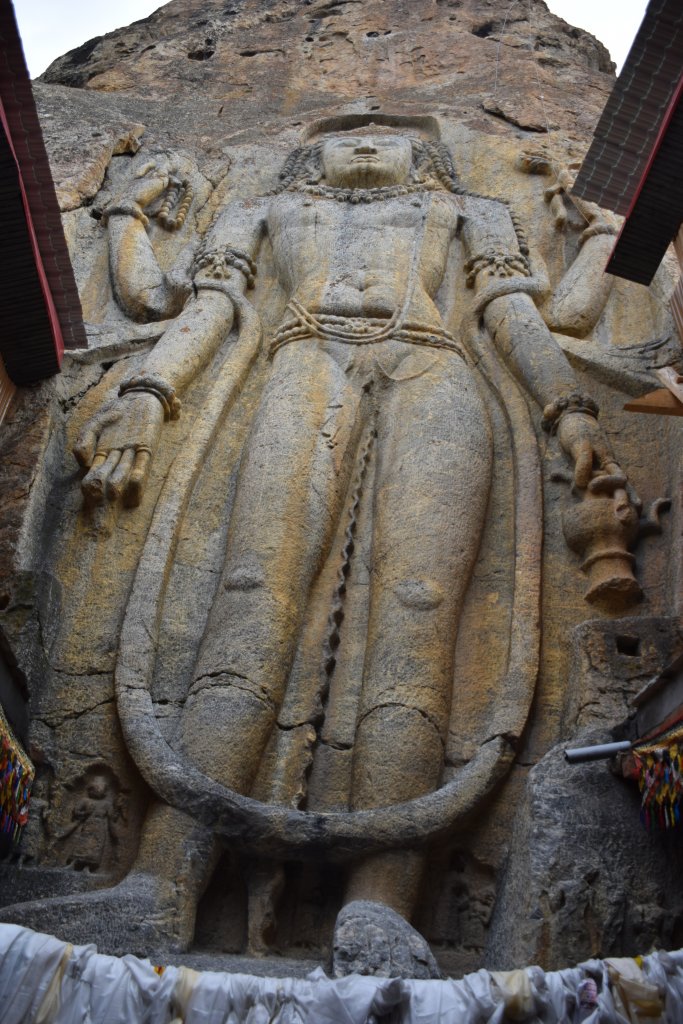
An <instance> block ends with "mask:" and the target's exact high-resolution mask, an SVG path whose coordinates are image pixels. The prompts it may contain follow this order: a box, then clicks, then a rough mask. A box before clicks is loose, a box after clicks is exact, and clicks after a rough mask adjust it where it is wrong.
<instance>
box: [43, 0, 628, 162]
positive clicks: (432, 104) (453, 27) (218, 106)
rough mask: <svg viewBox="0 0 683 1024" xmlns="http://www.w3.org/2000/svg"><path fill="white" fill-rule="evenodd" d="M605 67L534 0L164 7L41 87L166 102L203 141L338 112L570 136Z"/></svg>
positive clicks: (597, 95)
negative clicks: (186, 115)
mask: <svg viewBox="0 0 683 1024" xmlns="http://www.w3.org/2000/svg"><path fill="white" fill-rule="evenodd" d="M612 70H613V65H612V64H611V62H610V59H609V54H608V52H607V50H606V49H605V47H604V46H603V45H602V44H601V43H600V42H598V40H596V39H595V38H594V37H593V36H591V35H589V34H588V33H587V32H584V31H582V30H581V29H577V28H573V27H572V26H570V25H568V24H567V23H566V22H564V21H563V20H562V19H561V18H558V17H556V16H555V15H553V14H551V13H550V12H549V11H548V9H547V7H546V5H545V3H543V0H531V2H530V3H528V4H524V5H519V6H517V7H513V8H512V9H511V8H510V5H509V3H508V2H507V0H485V2H482V0H424V2H423V0H420V2H415V0H367V2H360V0H343V2H330V0H322V2H321V0H297V2H292V0H285V2H282V0H234V2H232V0H231V2H226V0H173V2H172V3H169V4H166V5H165V6H164V7H161V8H160V9H159V10H158V11H156V12H155V13H154V14H152V15H150V16H149V17H148V18H145V19H143V20H142V21H138V22H135V23H134V24H133V25H131V26H129V27H128V28H123V29H119V30H117V31H116V32H111V33H108V34H107V35H106V36H103V37H101V38H97V39H92V40H90V41H89V42H87V43H84V44H83V45H82V46H80V47H77V48H76V49H75V50H72V51H70V52H69V53H67V54H65V55H64V56H63V57H60V58H59V59H58V60H56V61H54V63H53V64H52V65H51V66H50V67H49V68H48V69H47V71H46V72H45V73H44V74H43V76H42V81H43V82H46V83H50V84H60V85H67V86H72V87H79V88H85V89H87V90H91V91H98V92H105V93H113V94H115V95H117V96H120V97H121V98H122V99H123V98H124V97H125V99H126V100H129V99H130V98H132V97H137V98H144V99H145V102H146V104H147V109H148V111H150V112H152V111H154V110H155V109H156V110H159V111H162V110H164V109H165V108H166V105H167V104H168V103H169V101H171V102H172V103H173V105H174V106H176V105H178V104H180V106H181V107H183V108H188V109H191V110H192V112H193V117H194V121H195V131H196V133H197V135H199V134H202V133H206V134H208V135H209V136H210V138H211V142H212V143H213V144H214V145H219V143H220V139H221V138H226V139H228V138H230V137H234V133H235V132H236V131H239V130H242V129H245V128H249V127H258V129H259V131H260V132H263V131H264V130H266V131H268V132H272V131H273V130H275V128H276V126H278V125H283V126H284V125H285V124H287V122H289V123H292V121H301V120H302V119H304V118H305V119H310V118H311V117H315V116H320V115H322V114H324V113H325V112H326V111H328V110H329V109H330V108H334V109H335V110H339V109H340V108H341V107H343V106H344V105H349V109H355V110H375V109H384V108H386V107H387V105H390V106H392V107H394V108H395V109H399V108H400V109H401V110H402V111H403V112H406V113H407V112H410V111H411V110H416V111H422V110H424V109H425V107H428V108H429V109H430V110H438V109H440V108H441V107H444V112H445V110H446V108H447V113H448V116H449V117H453V118H455V119H456V120H457V121H459V122H461V123H464V124H467V125H470V126H472V127H477V128H483V129H484V130H489V131H492V132H496V131H501V130H502V125H501V124H500V123H499V121H496V120H495V119H496V118H498V119H502V120H503V121H508V122H510V123H512V124H515V125H520V126H521V127H524V128H526V127H531V128H532V130H534V131H547V130H548V126H549V127H550V129H551V130H552V129H553V128H554V127H555V126H556V125H558V126H561V127H562V128H563V129H564V130H565V132H568V133H569V134H570V135H572V136H574V137H577V138H584V137H585V132H586V130H590V128H591V127H592V125H593V123H594V122H595V120H596V119H597V117H598V115H599V114H600V112H601V110H602V107H603V105H604V102H605V100H606V98H607V95H608V92H609V89H610V87H611V80H612ZM530 108H532V109H533V113H530ZM485 109H486V110H488V111H489V113H488V114H487V113H484V110H485Z"/></svg>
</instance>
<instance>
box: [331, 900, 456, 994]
mask: <svg viewBox="0 0 683 1024" xmlns="http://www.w3.org/2000/svg"><path fill="white" fill-rule="evenodd" d="M332 972H333V974H334V977H335V978H343V977H346V976H347V975H348V974H371V975H375V976H376V977H380V978H421V979H428V978H440V977H441V972H440V971H439V966H438V964H437V962H436V960H435V959H434V956H433V955H432V952H431V950H430V948H429V946H428V944H427V941H426V940H425V939H423V937H422V936H421V935H420V933H419V932H418V931H416V930H415V929H414V928H413V927H412V926H411V925H409V924H408V922H407V921H406V920H405V919H404V918H403V917H401V915H400V914H397V913H396V911H395V910H392V909H391V908H390V907H387V906H386V905H385V904H384V903H379V902H375V901H373V900H354V901H353V903H347V904H346V906H345V907H342V909H341V910H340V911H339V915H338V917H337V922H336V924H335V927H334V945H333V954H332Z"/></svg>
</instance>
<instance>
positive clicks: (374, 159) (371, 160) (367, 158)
mask: <svg viewBox="0 0 683 1024" xmlns="http://www.w3.org/2000/svg"><path fill="white" fill-rule="evenodd" d="M359 160H360V161H361V162H363V163H373V164H378V163H379V157H376V156H366V155H365V154H363V155H362V156H354V157H353V159H352V160H351V163H352V164H355V163H357V161H359Z"/></svg>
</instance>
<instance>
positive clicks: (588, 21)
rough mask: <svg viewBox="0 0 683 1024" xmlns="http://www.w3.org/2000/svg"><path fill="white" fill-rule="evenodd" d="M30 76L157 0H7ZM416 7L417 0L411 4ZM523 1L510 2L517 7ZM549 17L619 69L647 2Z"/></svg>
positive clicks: (624, 0)
mask: <svg viewBox="0 0 683 1024" xmlns="http://www.w3.org/2000/svg"><path fill="white" fill-rule="evenodd" d="M13 2H14V9H15V11H16V14H17V21H18V22H19V31H20V32H21V36H22V39H23V42H24V52H25V54H26V60H27V63H28V67H29V71H30V73H31V76H32V77H33V78H35V77H36V76H37V75H39V74H41V73H42V72H43V71H44V70H45V68H46V67H47V66H48V64H50V63H51V62H52V61H53V60H54V59H55V57H59V56H61V54H63V53H66V52H67V50H72V49H73V48H74V47H75V46H79V45H80V44H81V43H85V42H86V41H87V40H88V39H92V38H93V37H94V36H101V35H104V33H105V32H111V31H112V30H113V29H115V28H120V27H121V26H122V25H130V23H131V22H132V21H139V20H140V18H146V17H147V15H148V14H151V13H152V11H155V10H157V8H159V7H162V6H163V3H160V2H159V0H152V2H150V0H116V2H115V3H113V4H108V3H103V2H102V0H13ZM413 2H414V3H421V2H422V0H413ZM524 2H525V0H511V8H512V7H514V6H515V3H518V4H523V3H524ZM547 2H548V7H549V8H550V10H551V11H553V12H554V13H555V14H559V16H560V17H561V18H564V20H565V21H568V22H569V23H570V24H572V25H578V26H579V27H580V28H585V29H588V31H589V32H592V33H593V35H594V36H597V37H598V39H600V40H601V41H602V42H603V43H604V44H605V46H606V47H607V49H608V50H609V51H610V53H611V55H612V60H614V61H616V63H617V70H619V69H620V68H621V65H622V64H623V62H624V59H625V57H626V54H627V53H628V51H629V49H630V46H631V43H632V42H633V39H634V36H635V34H636V32H637V31H638V26H639V25H640V22H641V20H642V18H643V14H644V12H645V8H646V6H647V0H618V7H617V3H616V0H547Z"/></svg>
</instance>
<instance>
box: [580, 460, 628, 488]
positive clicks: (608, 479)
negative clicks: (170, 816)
mask: <svg viewBox="0 0 683 1024" xmlns="http://www.w3.org/2000/svg"><path fill="white" fill-rule="evenodd" d="M626 483H627V481H626V474H625V473H622V472H621V470H620V469H619V467H618V466H617V467H616V472H615V473H608V472H601V473H599V474H598V475H597V476H594V477H593V479H592V480H591V482H590V483H589V485H588V490H589V491H591V492H592V493H593V494H614V492H615V491H617V490H623V488H624V487H626Z"/></svg>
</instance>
